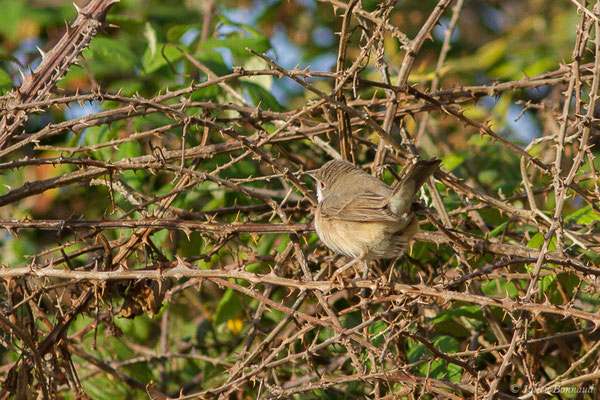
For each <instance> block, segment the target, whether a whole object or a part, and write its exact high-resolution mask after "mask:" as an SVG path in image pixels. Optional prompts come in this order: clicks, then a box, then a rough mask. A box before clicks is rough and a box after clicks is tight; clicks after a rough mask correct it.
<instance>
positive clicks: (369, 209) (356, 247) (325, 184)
mask: <svg viewBox="0 0 600 400" xmlns="http://www.w3.org/2000/svg"><path fill="white" fill-rule="evenodd" d="M440 162H441V160H439V159H435V158H433V159H430V160H421V161H417V162H416V163H414V164H412V165H409V166H407V167H405V168H404V171H403V174H402V178H401V179H400V181H399V182H398V184H397V185H396V186H395V187H394V188H392V187H390V186H388V185H386V184H385V183H383V182H382V181H380V180H379V179H377V178H375V177H374V176H371V175H369V174H368V173H366V172H365V171H363V170H362V169H360V168H358V167H356V166H355V165H353V164H351V163H349V162H347V161H341V160H332V161H329V162H328V163H326V164H325V165H323V166H322V167H321V168H320V169H319V170H318V171H317V172H316V173H313V174H311V176H312V177H313V179H315V181H316V189H317V199H318V201H319V204H318V206H317V209H316V211H315V229H316V231H317V234H318V235H319V238H320V239H321V241H322V242H323V243H325V245H326V246H327V247H329V248H330V249H331V250H333V251H335V252H336V253H339V254H343V255H346V256H349V257H352V258H354V261H352V262H351V263H348V264H346V265H345V266H344V267H342V268H341V269H339V270H338V271H337V272H336V273H335V275H334V276H337V275H339V274H340V273H341V272H342V271H343V270H346V269H347V268H348V267H350V266H351V265H353V264H355V263H356V262H359V261H366V260H375V259H380V258H394V257H398V256H400V255H402V254H403V253H404V251H405V250H406V249H407V247H408V243H409V242H410V240H411V239H412V238H413V237H414V235H415V234H416V232H417V230H418V221H417V217H416V214H415V208H414V206H413V202H414V201H415V195H416V194H417V192H418V191H419V188H420V187H421V186H422V185H423V184H424V183H425V181H426V180H427V179H428V178H429V177H430V176H431V175H432V174H433V173H434V172H435V171H436V170H437V169H438V167H439V165H440Z"/></svg>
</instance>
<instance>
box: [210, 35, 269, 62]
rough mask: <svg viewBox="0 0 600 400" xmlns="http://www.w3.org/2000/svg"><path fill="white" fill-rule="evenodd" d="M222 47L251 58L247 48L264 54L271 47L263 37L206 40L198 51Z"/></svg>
mask: <svg viewBox="0 0 600 400" xmlns="http://www.w3.org/2000/svg"><path fill="white" fill-rule="evenodd" d="M221 47H223V48H226V49H229V50H231V53H233V54H234V55H237V56H242V57H249V56H251V54H250V53H248V51H247V50H246V47H248V48H250V49H252V50H254V51H257V52H259V53H264V52H265V51H267V50H269V48H270V47H271V46H270V44H269V40H268V39H267V38H266V37H264V36H262V35H260V36H255V37H229V38H227V39H209V40H206V41H204V42H202V43H201V44H200V46H198V51H199V52H201V51H203V50H214V49H218V48H221Z"/></svg>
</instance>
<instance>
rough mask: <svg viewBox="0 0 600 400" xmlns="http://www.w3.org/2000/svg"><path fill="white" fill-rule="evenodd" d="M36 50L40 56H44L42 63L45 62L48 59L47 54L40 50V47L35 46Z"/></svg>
mask: <svg viewBox="0 0 600 400" xmlns="http://www.w3.org/2000/svg"><path fill="white" fill-rule="evenodd" d="M35 48H36V49H37V51H39V52H40V55H41V56H42V61H44V59H45V58H46V52H44V51H43V50H42V49H40V48H39V47H38V46H35Z"/></svg>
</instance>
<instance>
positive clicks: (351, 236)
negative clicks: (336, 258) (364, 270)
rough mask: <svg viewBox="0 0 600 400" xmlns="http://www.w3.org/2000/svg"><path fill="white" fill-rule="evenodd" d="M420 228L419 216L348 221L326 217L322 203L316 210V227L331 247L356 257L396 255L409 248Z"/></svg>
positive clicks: (324, 241) (375, 257)
mask: <svg viewBox="0 0 600 400" xmlns="http://www.w3.org/2000/svg"><path fill="white" fill-rule="evenodd" d="M417 227H418V222H417V219H416V218H415V217H414V216H413V219H412V220H411V221H410V223H409V224H408V226H407V223H406V222H405V221H398V222H383V221H376V222H370V221H364V222H363V221H360V222H359V221H347V220H343V219H338V218H327V217H324V216H323V215H322V213H321V210H320V205H319V206H318V207H317V210H316V212H315V230H316V231H317V234H318V235H319V238H321V240H322V241H323V243H325V245H326V246H327V247H329V248H330V249H332V250H333V251H335V252H336V253H339V254H344V255H346V256H350V257H353V258H360V257H362V256H365V257H366V258H367V259H379V258H393V257H398V256H400V255H401V254H402V253H403V252H404V251H405V250H406V248H407V247H408V243H409V241H410V240H411V239H412V237H413V236H414V235H415V233H416V231H417Z"/></svg>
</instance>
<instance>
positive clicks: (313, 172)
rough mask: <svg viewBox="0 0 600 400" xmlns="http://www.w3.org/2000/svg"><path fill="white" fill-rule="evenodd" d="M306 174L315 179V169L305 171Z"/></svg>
mask: <svg viewBox="0 0 600 400" xmlns="http://www.w3.org/2000/svg"><path fill="white" fill-rule="evenodd" d="M306 175H308V176H310V177H311V178H312V179H313V180H315V181H316V180H317V176H316V175H317V170H315V171H308V172H307V173H306Z"/></svg>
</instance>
